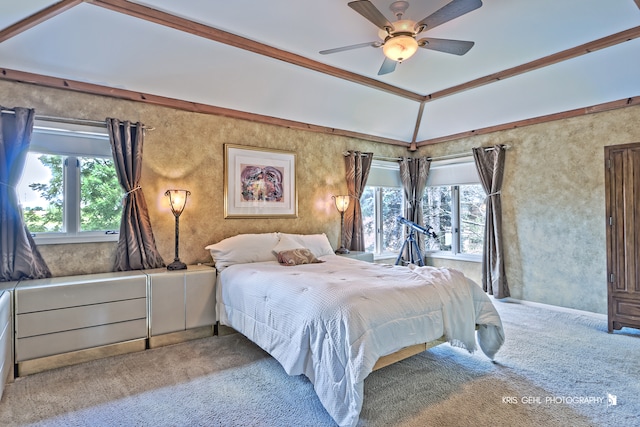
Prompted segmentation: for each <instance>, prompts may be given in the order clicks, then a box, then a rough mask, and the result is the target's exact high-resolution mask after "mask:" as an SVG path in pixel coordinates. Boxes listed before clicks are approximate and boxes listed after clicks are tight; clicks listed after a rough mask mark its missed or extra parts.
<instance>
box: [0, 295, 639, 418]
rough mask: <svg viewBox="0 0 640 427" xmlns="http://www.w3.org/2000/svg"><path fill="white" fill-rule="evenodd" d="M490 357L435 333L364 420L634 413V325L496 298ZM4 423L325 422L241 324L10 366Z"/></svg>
mask: <svg viewBox="0 0 640 427" xmlns="http://www.w3.org/2000/svg"><path fill="white" fill-rule="evenodd" d="M494 304H495V306H496V308H497V309H498V311H499V312H500V314H501V316H502V320H503V323H504V328H505V334H506V342H505V344H504V346H503V347H502V349H501V350H500V351H499V352H498V354H497V356H496V361H495V363H492V362H491V361H490V360H488V359H487V358H486V357H485V356H484V355H483V354H482V352H480V351H477V352H476V353H474V354H469V353H468V352H466V351H464V350H461V349H458V348H454V347H451V346H449V345H448V344H444V345H441V346H438V347H436V348H433V349H431V350H429V351H426V352H424V353H421V354H419V355H416V356H414V357H412V358H410V359H407V360H404V361H401V362H398V363H396V364H394V365H391V366H388V367H386V368H383V369H381V370H379V371H376V372H374V373H372V374H371V375H370V376H369V377H368V378H367V379H366V381H365V399H364V407H363V410H362V413H361V417H360V422H359V424H360V425H361V426H368V427H378V426H380V427H381V426H385V427H388V426H410V427H413V426H415V427H424V426H518V427H526V426H633V425H640V422H638V421H636V416H637V415H638V414H640V378H639V377H640V374H639V369H638V362H637V361H638V358H639V357H640V332H638V331H636V330H632V329H626V328H625V329H623V330H622V331H618V332H616V333H614V334H608V333H607V332H606V318H605V317H604V316H598V315H590V314H586V313H580V312H569V311H558V310H554V309H549V308H548V307H543V306H536V305H525V304H518V303H516V302H504V301H494ZM0 425H3V426H26V425H34V426H65V427H66V426H225V427H228V426H231V427H232V426H274V427H275V426H278V427H279V426H332V425H334V423H333V421H332V419H331V418H330V417H329V415H328V414H327V413H326V412H325V410H324V409H323V407H322V405H321V404H320V402H319V401H318V399H317V397H316V395H315V392H314V390H313V386H312V385H311V383H310V382H309V381H308V380H307V379H306V378H305V377H303V376H295V377H290V376H288V375H287V374H286V373H285V372H284V371H283V369H282V368H281V366H280V365H279V364H278V363H277V362H276V361H275V360H274V359H272V358H271V357H270V356H269V355H268V354H266V353H265V352H263V351H262V350H261V349H259V348H257V347H256V346H255V345H254V344H252V343H251V342H249V341H248V340H247V339H246V338H244V337H243V336H241V335H240V334H234V335H229V336H224V337H217V336H216V337H211V338H205V339H200V340H195V341H191V342H187V343H182V344H177V345H173V346H168V347H163V348H157V349H152V350H147V351H144V352H140V353H132V354H127V355H123V356H116V357H111V358H106V359H102V360H96V361H92V362H87V363H83V364H79V365H75V366H70V367H66V368H60V369H56V370H52V371H48V372H43V373H40V374H35V375H31V376H27V377H22V378H18V379H17V380H16V381H15V382H14V383H11V384H9V385H8V386H7V387H6V389H5V392H4V396H3V397H2V400H1V401H0Z"/></svg>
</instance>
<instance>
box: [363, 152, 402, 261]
mask: <svg viewBox="0 0 640 427" xmlns="http://www.w3.org/2000/svg"><path fill="white" fill-rule="evenodd" d="M360 205H361V208H362V218H363V228H364V240H365V250H366V251H367V252H372V253H373V254H374V256H375V257H376V258H385V257H397V255H398V251H399V250H400V248H401V247H402V244H403V243H404V234H403V233H404V231H403V227H402V224H400V223H398V221H397V217H398V216H402V215H403V211H404V192H403V190H402V183H401V182H400V169H399V166H398V163H397V162H388V161H382V160H374V161H373V162H372V164H371V170H370V172H369V178H368V180H367V186H366V187H365V191H364V193H363V195H362V198H361V199H360Z"/></svg>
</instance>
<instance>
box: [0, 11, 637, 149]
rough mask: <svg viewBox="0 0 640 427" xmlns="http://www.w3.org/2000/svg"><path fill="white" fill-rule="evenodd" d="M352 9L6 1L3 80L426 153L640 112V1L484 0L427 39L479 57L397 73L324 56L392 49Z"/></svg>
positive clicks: (359, 56)
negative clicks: (453, 143) (577, 118)
mask: <svg viewBox="0 0 640 427" xmlns="http://www.w3.org/2000/svg"><path fill="white" fill-rule="evenodd" d="M449 2H450V0H413V1H412V2H410V6H409V8H408V9H407V11H406V13H405V15H404V16H403V18H405V19H411V20H413V21H420V20H421V19H422V18H424V17H426V16H429V15H430V14H432V13H433V12H435V11H437V10H439V9H440V8H442V7H444V6H445V5H447V4H448V3H449ZM347 3H348V2H347V1H344V0H340V1H338V0H323V1H301V0H270V1H259V0H233V1H224V2H223V1H210V0H180V1H174V0H145V1H141V0H136V1H124V0H87V1H82V0H63V1H55V0H28V1H25V0H21V1H17V0H12V1H2V2H0V71H1V74H0V78H1V79H6V80H14V81H26V82H32V83H37V84H42V85H46V86H52V87H61V88H67V89H70V90H79V91H84V92H90V93H99V94H107V95H111V96H118V97H121V98H127V99H136V100H141V101H144V102H153V103H156V104H161V105H168V106H173V107H176V108H183V109H186V110H192V111H200V112H205V113H214V114H223V115H227V116H231V117H239V118H243V119H249V120H256V121H262V122H266V123H273V124H279V125H284V126H289V127H294V128H302V129H308V130H311V131H317V132H328V133H334V134H339V135H348V136H356V137H360V138H364V139H369V140H373V141H380V142H385V143H391V144H397V145H407V146H408V147H410V148H415V147H417V146H421V145H425V144H429V143H433V142H440V141H446V140H450V139H454V138H458V137H461V136H467V135H474V134H479V133H482V132H488V131H493V130H496V129H504V128H509V127H516V126H522V125H526V124H528V123H533V122H536V121H544V120H550V119H555V118H560V117H569V116H572V115H579V114H585V113H589V112H592V111H601V110H606V109H611V108H620V107H623V106H626V105H631V104H634V103H638V102H639V101H640V99H639V96H640V72H639V70H640V0H535V1H533V0H484V1H483V5H482V6H481V7H480V8H478V9H475V10H473V11H471V12H468V13H465V14H463V15H462V16H460V17H458V18H456V19H452V20H450V21H448V22H445V23H443V24H442V25H439V26H437V27H435V28H433V29H429V30H427V31H426V32H425V33H423V35H424V36H426V37H431V38H443V39H457V40H469V41H473V42H474V43H475V44H474V46H473V47H472V48H471V50H470V51H469V52H468V53H466V54H464V55H460V56H459V55H453V54H448V53H443V52H439V51H434V50H428V49H418V52H417V53H416V54H415V55H414V56H413V57H411V58H409V59H407V60H406V61H404V62H402V63H401V64H398V66H397V67H396V70H395V71H394V72H392V73H389V74H384V75H378V70H379V69H380V66H381V64H382V62H383V59H384V56H383V52H382V49H381V48H377V47H369V46H367V47H362V48H358V49H350V50H346V51H343V52H337V53H332V54H329V55H322V54H320V53H319V52H320V51H322V50H325V49H332V48H337V47H342V46H349V45H353V44H360V43H372V42H376V41H381V39H380V38H379V35H378V28H377V27H376V26H375V25H373V24H372V22H370V21H369V20H367V19H365V18H364V17H363V16H362V15H361V14H359V13H357V12H356V11H354V10H353V9H352V8H351V7H349V6H348V5H347ZM371 3H372V4H373V5H374V6H375V7H376V8H377V9H378V10H379V11H381V12H382V13H383V14H384V15H385V17H386V18H387V20H389V21H390V22H393V21H395V19H396V18H395V17H394V16H393V13H392V12H391V11H390V10H389V6H390V4H391V3H392V1H391V0H371ZM421 36H422V35H421ZM10 102H11V100H6V99H3V97H2V94H0V104H4V105H5V106H10V105H7V103H10Z"/></svg>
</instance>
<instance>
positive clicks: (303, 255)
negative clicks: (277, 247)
mask: <svg viewBox="0 0 640 427" xmlns="http://www.w3.org/2000/svg"><path fill="white" fill-rule="evenodd" d="M278 262H279V263H280V264H282V265H286V266H291V265H300V264H315V263H320V262H324V261H320V260H319V259H318V258H316V257H315V256H313V254H312V253H311V251H310V250H309V249H307V248H298V249H290V250H287V251H281V252H278Z"/></svg>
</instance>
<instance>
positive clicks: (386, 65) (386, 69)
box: [378, 56, 397, 76]
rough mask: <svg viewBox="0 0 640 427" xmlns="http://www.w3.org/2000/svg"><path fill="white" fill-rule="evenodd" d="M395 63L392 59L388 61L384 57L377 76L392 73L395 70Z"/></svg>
mask: <svg viewBox="0 0 640 427" xmlns="http://www.w3.org/2000/svg"><path fill="white" fill-rule="evenodd" d="M396 64H397V62H396V61H394V60H393V59H389V58H387V57H386V56H385V57H384V62H383V63H382V67H380V71H378V75H379V76H381V75H383V74H389V73H393V72H394V71H395V69H396Z"/></svg>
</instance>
